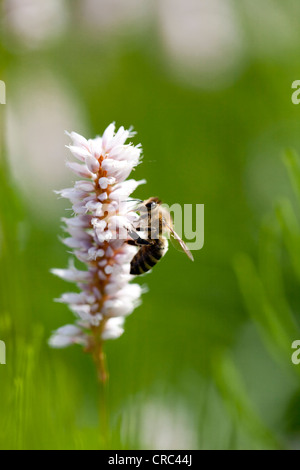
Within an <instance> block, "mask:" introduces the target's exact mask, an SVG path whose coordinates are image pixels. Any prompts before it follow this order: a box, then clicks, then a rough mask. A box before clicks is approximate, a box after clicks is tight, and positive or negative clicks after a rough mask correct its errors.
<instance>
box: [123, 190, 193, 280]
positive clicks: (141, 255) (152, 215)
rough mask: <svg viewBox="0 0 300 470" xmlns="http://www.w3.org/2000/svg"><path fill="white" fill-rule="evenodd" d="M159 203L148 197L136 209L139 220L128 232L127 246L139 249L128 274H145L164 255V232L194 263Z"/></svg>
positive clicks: (167, 213) (157, 200)
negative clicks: (169, 234)
mask: <svg viewBox="0 0 300 470" xmlns="http://www.w3.org/2000/svg"><path fill="white" fill-rule="evenodd" d="M161 203H162V202H161V201H160V200H159V199H158V198H157V197H150V198H149V199H147V200H145V201H141V203H140V204H139V206H138V207H137V212H139V213H140V215H139V219H138V221H137V224H136V226H135V230H130V231H129V236H130V237H131V238H130V239H129V240H127V243H128V244H129V245H134V246H137V247H139V250H138V252H137V253H136V254H135V256H134V257H133V258H132V260H131V263H130V274H134V275H140V274H144V273H146V272H147V271H149V270H150V269H152V268H153V266H155V265H156V264H157V263H158V261H159V260H160V259H161V258H162V257H163V256H164V255H165V253H166V251H167V249H168V240H167V238H166V237H165V236H164V234H165V233H166V232H169V233H171V235H172V236H173V237H174V238H175V240H177V241H178V242H179V244H180V246H181V248H182V249H183V251H184V252H185V253H186V254H187V256H188V257H189V258H190V259H191V260H192V261H194V258H193V255H192V253H191V252H190V250H189V249H188V247H187V246H186V244H185V243H184V241H183V240H181V238H180V237H179V235H178V234H177V233H176V232H175V230H174V228H173V221H172V218H171V215H170V213H169V212H168V210H167V209H165V208H164V207H162V206H161ZM141 233H144V237H141V235H140V234H141Z"/></svg>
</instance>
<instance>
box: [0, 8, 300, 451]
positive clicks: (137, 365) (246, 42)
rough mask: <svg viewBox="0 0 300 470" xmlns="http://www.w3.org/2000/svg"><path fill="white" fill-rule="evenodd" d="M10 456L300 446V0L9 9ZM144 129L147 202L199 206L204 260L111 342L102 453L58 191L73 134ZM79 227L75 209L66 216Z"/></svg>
mask: <svg viewBox="0 0 300 470" xmlns="http://www.w3.org/2000/svg"><path fill="white" fill-rule="evenodd" d="M1 11H2V13H1V33H0V34H1V45H0V50H1V54H0V79H1V80H4V81H5V83H6V104H5V105H0V119H1V121H0V127H1V131H0V143H1V155H0V179H1V184H0V209H1V213H0V262H1V270H0V276H1V284H0V289H1V298H0V339H1V340H3V341H5V343H6V348H7V357H6V365H0V394H1V395H0V398H1V399H0V422H1V426H0V448H1V449H90V448H91V449H98V448H109V449H139V448H141V449H145V448H148V449H257V448H259V449H272V448H296V449H298V448H300V386H299V385H300V382H299V379H300V375H299V371H300V365H298V366H297V365H294V364H293V363H292V361H291V354H292V352H293V351H292V349H291V344H292V341H294V340H296V339H300V331H299V305H300V289H299V283H300V228H299V227H300V223H299V208H300V206H299V200H300V197H299V194H300V192H299V188H300V185H299V181H300V170H299V168H300V166H299V160H298V157H297V151H299V150H300V106H297V105H294V104H292V102H291V95H292V92H293V90H292V89H291V84H292V82H293V81H294V80H297V79H300V69H299V49H300V30H299V25H298V23H299V21H298V19H299V16H300V4H299V2H298V1H296V0H285V2H282V1H279V0H260V1H258V0H251V1H250V0H232V1H230V0H213V1H212V0H209V1H207V0H185V1H184V2H183V1H180V0H160V1H159V2H156V1H152V0H143V1H141V0H127V1H126V2H125V1H122V0H114V1H112V0H98V1H97V0H74V1H71V0H70V1H63V0H46V1H44V2H38V1H37V0H23V1H21V0H6V1H4V2H2V3H1ZM112 121H116V124H117V126H120V125H124V126H125V127H129V126H131V125H133V126H134V128H135V130H136V131H137V132H138V134H137V136H136V137H135V139H134V142H135V143H136V144H137V143H139V142H141V143H142V146H143V151H144V152H143V153H144V158H143V163H142V164H141V165H140V166H138V167H137V169H136V171H135V174H134V177H135V178H137V179H141V178H146V179H147V185H144V186H142V187H141V188H140V189H138V190H137V191H136V193H135V194H136V196H137V197H140V198H147V197H149V196H154V195H155V196H156V195H157V196H159V197H160V198H161V199H162V200H163V201H165V202H166V203H168V204H170V205H171V204H173V203H176V202H177V203H180V204H185V203H186V204H187V203H193V204H205V244H204V247H203V249H202V250H200V251H197V252H194V253H193V254H194V257H195V262H194V263H190V262H189V260H188V259H187V258H186V257H185V256H184V255H182V254H181V253H179V252H178V251H176V250H174V249H172V247H171V248H170V250H169V252H168V254H167V256H166V257H165V259H164V260H163V261H162V262H161V263H160V264H159V266H157V267H156V268H155V270H154V271H153V272H152V273H150V274H149V275H147V276H145V277H144V278H143V279H141V280H140V282H141V283H142V284H147V286H148V288H149V291H148V293H147V294H144V296H143V303H142V305H141V306H140V307H139V308H138V309H136V310H135V311H134V313H133V314H132V315H131V316H130V317H128V318H127V320H126V326H125V333H124V335H123V336H122V337H121V338H120V339H118V340H116V341H110V342H107V344H106V352H107V359H108V366H109V371H110V384H109V411H110V440H109V442H107V441H105V440H104V439H103V436H102V429H101V421H100V423H99V417H98V395H99V390H98V384H97V380H96V374H95V370H94V365H93V363H92V361H91V358H90V357H89V356H88V355H86V354H84V353H83V352H82V350H81V348H80V347H76V346H74V347H72V348H69V349H65V350H50V348H49V347H48V345H47V340H48V338H49V336H50V334H51V331H52V330H54V329H56V328H58V327H59V326H61V325H64V324H66V323H72V322H73V315H72V313H71V312H70V311H69V310H68V309H67V307H66V306H65V305H62V304H57V303H54V302H53V298H58V297H59V296H60V295H61V294H62V293H63V292H66V291H72V289H73V287H72V286H71V285H68V284H67V283H65V282H64V281H62V280H60V279H56V278H55V277H54V276H52V275H51V274H50V272H49V270H50V269H51V268H53V267H59V268H63V267H65V266H66V265H67V262H68V258H69V255H68V253H67V252H66V249H65V247H64V246H63V245H62V244H61V243H60V241H59V236H61V235H62V234H63V232H62V229H61V222H60V218H61V217H62V216H64V215H66V214H68V213H67V212H66V210H68V208H69V207H70V206H69V205H68V203H67V202H66V201H64V200H59V199H57V197H56V195H55V194H54V193H53V190H54V189H61V188H63V187H69V186H71V185H72V183H73V181H74V177H73V175H72V174H71V173H70V172H68V170H67V169H66V168H65V161H66V160H67V159H68V158H69V153H68V150H67V149H65V147H64V146H65V145H66V144H68V143H69V139H68V138H67V137H66V136H65V135H64V130H68V131H72V130H74V131H76V132H78V133H81V134H83V135H85V137H87V138H93V137H94V136H96V135H97V134H102V132H103V130H104V129H105V127H106V126H107V125H108V124H109V123H110V122H112ZM68 215H69V214H68Z"/></svg>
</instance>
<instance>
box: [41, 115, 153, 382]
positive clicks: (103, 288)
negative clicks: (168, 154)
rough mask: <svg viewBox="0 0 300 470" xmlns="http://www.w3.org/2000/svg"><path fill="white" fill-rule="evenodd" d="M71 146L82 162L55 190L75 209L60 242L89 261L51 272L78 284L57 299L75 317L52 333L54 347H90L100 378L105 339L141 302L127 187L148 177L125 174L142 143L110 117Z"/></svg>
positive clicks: (130, 188)
mask: <svg viewBox="0 0 300 470" xmlns="http://www.w3.org/2000/svg"><path fill="white" fill-rule="evenodd" d="M68 135H69V136H70V138H71V139H72V145H70V146H68V148H69V149H70V151H71V152H72V154H73V155H74V157H75V158H76V159H77V160H78V161H79V162H67V166H68V167H69V168H70V169H71V170H72V171H73V172H74V173H75V174H76V175H78V176H80V177H81V180H80V181H76V182H75V184H74V187H72V188H68V189H63V190H61V191H57V193H58V194H59V195H60V196H61V197H64V198H68V199H69V200H70V201H71V203H72V209H73V213H74V215H73V217H71V218H63V219H62V220H63V222H64V224H65V229H66V232H67V233H68V236H67V237H66V238H65V239H64V240H63V243H64V244H65V245H66V246H67V247H68V248H69V249H71V251H72V253H73V254H74V255H75V257H76V258H77V259H78V260H79V261H80V262H82V263H84V265H85V266H86V269H85V270H80V269H77V268H76V267H75V265H74V261H71V262H70V265H69V267H68V268H67V269H53V270H52V272H53V273H54V274H56V275H57V276H59V277H61V278H62V279H65V280H66V281H70V282H75V283H76V285H77V286H78V288H79V292H76V293H75V292H68V293H66V294H63V295H62V297H61V298H60V299H58V302H64V303H67V304H68V305H69V308H70V309H71V311H72V312H73V313H74V314H75V325H65V326H63V327H61V328H58V330H56V331H55V332H54V333H53V335H52V337H51V338H50V340H49V344H50V345H51V346H52V347H55V348H62V347H66V346H69V345H71V344H74V343H77V344H80V345H82V346H84V348H85V350H86V351H88V352H90V353H91V354H92V355H93V357H94V359H95V362H96V364H97V367H98V373H99V377H100V379H101V380H103V381H104V380H105V378H106V371H105V367H104V362H103V361H104V355H103V342H104V341H106V340H107V339H113V338H118V337H119V336H120V335H121V334H122V333H123V324H124V319H125V317H126V316H127V315H129V314H130V313H132V311H133V310H134V309H135V307H136V306H137V305H138V304H139V302H140V297H141V293H142V287H141V286H139V285H138V284H130V281H132V279H133V278H134V276H133V275H131V274H130V261H131V259H132V257H133V256H134V255H135V253H136V251H137V248H136V247H134V246H130V245H128V244H127V242H126V240H127V230H128V229H130V227H132V224H133V223H134V222H135V221H136V220H137V218H138V215H137V214H136V212H135V211H134V207H135V203H134V201H133V200H132V199H131V198H130V194H131V193H132V192H133V191H134V190H135V189H136V188H137V186H138V185H140V184H142V183H144V182H145V180H142V181H135V180H134V179H129V180H128V179H127V178H128V176H129V174H130V173H131V170H132V169H133V168H134V167H135V166H136V165H138V164H139V162H140V156H141V146H140V145H137V146H133V145H132V144H131V143H129V144H125V142H126V140H127V139H128V138H130V137H132V136H133V133H132V132H131V131H130V130H125V129H124V128H123V127H120V129H119V130H118V131H117V132H116V133H115V125H114V124H110V125H109V126H108V127H107V129H106V130H105V132H104V134H103V136H102V137H96V138H95V139H92V140H86V139H85V138H84V137H82V136H81V135H79V134H77V133H75V132H71V133H70V134H68Z"/></svg>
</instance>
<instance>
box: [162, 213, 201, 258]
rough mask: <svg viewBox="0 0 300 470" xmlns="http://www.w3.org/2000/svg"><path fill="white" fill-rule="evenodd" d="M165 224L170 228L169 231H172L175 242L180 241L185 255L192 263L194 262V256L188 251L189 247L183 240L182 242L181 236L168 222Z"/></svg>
mask: <svg viewBox="0 0 300 470" xmlns="http://www.w3.org/2000/svg"><path fill="white" fill-rule="evenodd" d="M165 224H166V226H167V227H168V229H169V230H170V232H171V234H172V235H173V237H174V238H175V240H177V241H178V243H179V245H180V246H181V248H182V249H183V251H184V252H185V254H186V255H187V256H188V257H189V258H190V260H191V261H194V257H193V255H192V253H191V252H190V250H189V249H188V247H187V246H186V244H185V243H184V241H183V240H181V238H180V236H179V235H178V234H177V233H176V232H175V230H174V229H173V227H171V225H169V224H168V223H167V222H166V220H165Z"/></svg>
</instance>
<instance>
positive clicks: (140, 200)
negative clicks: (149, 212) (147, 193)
mask: <svg viewBox="0 0 300 470" xmlns="http://www.w3.org/2000/svg"><path fill="white" fill-rule="evenodd" d="M131 201H138V202H143V200H142V199H125V201H124V202H131Z"/></svg>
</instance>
